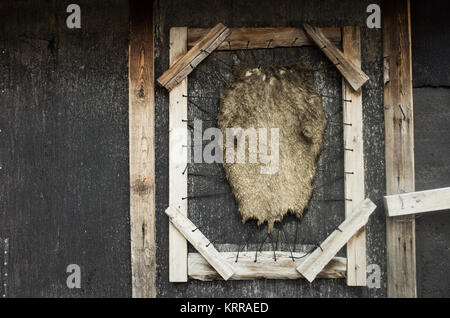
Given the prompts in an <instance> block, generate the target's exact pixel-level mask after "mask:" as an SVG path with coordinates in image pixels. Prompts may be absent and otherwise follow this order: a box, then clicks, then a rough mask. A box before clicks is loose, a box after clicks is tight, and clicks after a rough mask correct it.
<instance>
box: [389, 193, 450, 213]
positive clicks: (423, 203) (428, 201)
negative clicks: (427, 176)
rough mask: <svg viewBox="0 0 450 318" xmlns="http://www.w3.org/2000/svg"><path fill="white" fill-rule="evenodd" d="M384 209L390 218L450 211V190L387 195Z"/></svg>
mask: <svg viewBox="0 0 450 318" xmlns="http://www.w3.org/2000/svg"><path fill="white" fill-rule="evenodd" d="M384 207H385V209H386V213H387V215H388V216H391V217H392V216H402V215H409V214H416V213H424V212H432V211H440V210H450V188H442V189H434V190H427V191H418V192H411V193H402V194H394V195H388V196H385V197H384Z"/></svg>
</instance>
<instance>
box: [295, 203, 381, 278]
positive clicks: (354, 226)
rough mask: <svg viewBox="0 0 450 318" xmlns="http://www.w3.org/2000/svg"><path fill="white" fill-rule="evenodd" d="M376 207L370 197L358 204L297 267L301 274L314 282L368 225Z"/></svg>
mask: <svg viewBox="0 0 450 318" xmlns="http://www.w3.org/2000/svg"><path fill="white" fill-rule="evenodd" d="M375 208H376V205H375V204H374V203H373V202H372V201H370V199H366V200H364V201H363V202H362V203H361V204H360V205H358V206H357V207H356V208H355V209H354V211H353V214H352V215H351V216H350V217H348V218H347V219H346V220H345V221H344V222H342V224H341V225H339V227H338V228H337V229H336V230H335V231H334V232H333V233H331V235H330V236H328V237H327V239H326V240H325V241H324V242H323V243H322V244H321V245H320V246H319V247H318V248H316V249H315V250H314V252H312V253H311V254H310V255H309V256H308V257H307V258H306V260H305V261H304V262H303V263H302V264H300V266H298V267H297V270H298V271H299V272H300V274H302V275H303V277H305V278H306V279H307V280H308V281H309V282H312V281H313V280H314V279H315V278H316V277H317V275H318V274H319V273H320V272H321V271H322V270H323V268H324V267H325V266H326V265H327V264H328V263H329V262H330V261H331V259H332V258H333V257H334V256H335V255H336V254H337V252H339V250H340V249H341V248H342V247H343V246H344V245H345V244H346V243H347V242H348V240H349V239H350V238H351V237H353V236H354V235H355V234H356V233H357V232H358V231H359V230H360V229H361V228H362V227H363V226H364V225H366V223H367V221H368V220H369V216H370V215H371V214H372V213H373V211H375Z"/></svg>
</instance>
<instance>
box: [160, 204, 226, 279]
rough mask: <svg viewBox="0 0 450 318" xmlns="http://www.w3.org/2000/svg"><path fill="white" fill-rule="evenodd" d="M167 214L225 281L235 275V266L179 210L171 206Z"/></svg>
mask: <svg viewBox="0 0 450 318" xmlns="http://www.w3.org/2000/svg"><path fill="white" fill-rule="evenodd" d="M166 214H167V215H168V216H169V218H170V222H171V223H172V224H173V225H174V226H175V227H176V228H177V230H178V231H179V232H180V233H181V234H182V235H183V236H184V237H185V238H186V239H187V240H188V241H189V243H191V244H192V246H194V247H195V249H196V250H197V251H198V252H199V253H200V254H201V255H202V256H203V257H204V258H205V259H206V260H207V261H208V263H209V264H211V266H212V267H213V268H214V269H215V270H216V271H217V272H218V273H219V274H220V276H221V277H222V278H223V279H224V280H228V279H229V278H230V277H231V276H232V275H233V274H234V269H233V266H232V265H231V264H229V263H228V262H226V261H225V259H224V258H223V257H222V256H221V255H220V253H219V252H218V251H217V250H216V248H215V247H214V245H213V244H212V243H211V241H209V240H208V239H207V238H206V237H205V236H204V235H203V233H202V232H201V231H200V230H199V229H198V227H197V226H195V225H194V223H192V222H191V221H190V220H189V219H188V218H187V217H186V216H185V215H183V213H182V212H181V211H180V210H178V208H176V207H174V206H170V207H168V208H167V209H166ZM183 257H184V255H183ZM186 257H187V255H186Z"/></svg>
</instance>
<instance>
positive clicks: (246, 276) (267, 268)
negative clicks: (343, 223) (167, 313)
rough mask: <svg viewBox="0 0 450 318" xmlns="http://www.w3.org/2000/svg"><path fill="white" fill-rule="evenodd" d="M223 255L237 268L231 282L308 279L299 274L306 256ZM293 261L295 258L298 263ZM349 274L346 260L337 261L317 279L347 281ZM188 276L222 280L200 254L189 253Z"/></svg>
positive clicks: (294, 253)
mask: <svg viewBox="0 0 450 318" xmlns="http://www.w3.org/2000/svg"><path fill="white" fill-rule="evenodd" d="M220 255H221V256H222V258H223V259H224V260H225V261H226V262H228V263H229V264H232V265H233V268H234V270H235V273H234V274H233V276H231V277H230V280H252V279H303V278H304V277H303V276H302V275H301V274H300V273H299V272H298V271H297V267H298V266H299V265H300V264H301V263H302V262H303V261H304V259H305V253H298V252H293V253H290V252H280V251H277V252H275V253H274V252H273V251H270V252H269V251H263V252H256V251H245V252H240V253H239V256H238V255H237V252H221V253H220ZM292 257H294V261H293V260H292ZM275 259H276V261H275ZM255 260H256V261H255ZM345 273H346V259H345V257H334V258H332V259H331V261H330V262H329V263H328V264H327V265H326V266H325V267H324V268H323V270H322V271H321V272H320V273H319V274H318V275H317V277H318V278H344V277H345ZM188 276H189V279H197V280H202V281H213V280H221V279H222V277H221V276H220V275H219V274H218V273H217V271H216V270H214V268H213V267H212V266H211V265H210V264H209V263H208V262H207V261H206V260H205V258H204V257H203V256H201V255H200V254H199V253H189V255H188Z"/></svg>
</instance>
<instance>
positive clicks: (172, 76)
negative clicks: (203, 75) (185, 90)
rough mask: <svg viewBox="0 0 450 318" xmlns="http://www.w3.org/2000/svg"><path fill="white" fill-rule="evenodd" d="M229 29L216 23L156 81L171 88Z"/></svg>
mask: <svg viewBox="0 0 450 318" xmlns="http://www.w3.org/2000/svg"><path fill="white" fill-rule="evenodd" d="M230 32H231V31H230V29H228V28H227V27H226V26H224V25H223V24H222V23H219V24H217V25H216V26H215V27H213V28H212V29H211V30H209V32H208V33H207V34H206V35H205V36H203V37H202V38H201V39H200V40H199V41H198V43H197V44H196V45H195V46H194V47H192V48H191V49H190V50H189V51H188V52H187V53H186V54H185V55H183V57H181V58H180V59H179V60H178V61H177V62H176V63H175V64H172V65H171V66H170V68H169V69H168V70H167V71H166V72H164V74H163V75H161V76H160V77H159V78H158V82H159V83H160V84H161V85H162V86H164V87H165V88H167V90H169V91H170V90H172V89H173V88H174V87H175V86H177V85H178V83H180V82H181V81H182V80H183V79H184V78H186V77H187V76H188V75H189V74H190V73H191V72H192V71H193V70H194V68H195V67H196V66H197V65H198V64H200V63H201V62H202V61H203V60H204V59H205V58H206V57H207V56H208V55H209V54H210V53H211V52H212V51H214V50H215V49H216V47H217V46H218V45H219V44H220V43H222V42H223V40H224V39H225V38H226V37H227V36H228V35H229V34H230ZM186 41H187V39H186Z"/></svg>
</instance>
